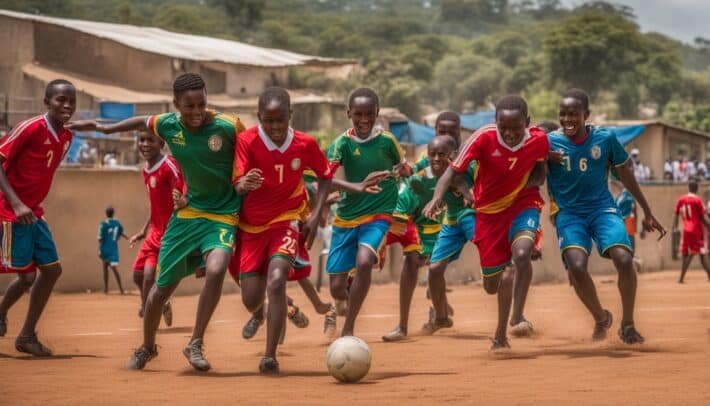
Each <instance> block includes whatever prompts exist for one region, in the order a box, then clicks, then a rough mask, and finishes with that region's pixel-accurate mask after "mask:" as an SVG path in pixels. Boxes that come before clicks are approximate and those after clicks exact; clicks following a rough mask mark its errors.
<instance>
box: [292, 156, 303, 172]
mask: <svg viewBox="0 0 710 406" xmlns="http://www.w3.org/2000/svg"><path fill="white" fill-rule="evenodd" d="M300 167H301V159H300V158H294V159H293V161H291V169H293V170H294V171H297V170H298V168H300Z"/></svg>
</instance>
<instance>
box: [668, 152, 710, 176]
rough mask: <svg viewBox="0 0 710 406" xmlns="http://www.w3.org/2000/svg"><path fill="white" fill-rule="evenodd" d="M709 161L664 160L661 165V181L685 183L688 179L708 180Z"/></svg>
mask: <svg viewBox="0 0 710 406" xmlns="http://www.w3.org/2000/svg"><path fill="white" fill-rule="evenodd" d="M708 167H710V159H708V160H707V161H706V162H703V161H699V160H698V159H695V158H693V159H686V158H685V157H680V159H677V160H672V159H671V158H668V159H666V162H665V163H664V164H663V179H664V180H670V181H674V182H687V181H688V180H689V179H697V180H710V171H708Z"/></svg>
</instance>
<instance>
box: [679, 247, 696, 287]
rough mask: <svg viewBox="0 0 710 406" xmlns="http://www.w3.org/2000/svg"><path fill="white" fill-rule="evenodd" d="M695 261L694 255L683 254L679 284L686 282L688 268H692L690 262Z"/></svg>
mask: <svg viewBox="0 0 710 406" xmlns="http://www.w3.org/2000/svg"><path fill="white" fill-rule="evenodd" d="M692 260H693V255H688V254H687V253H684V254H683V261H682V262H681V268H680V279H678V283H684V282H685V274H686V272H688V268H690V262H691V261H692Z"/></svg>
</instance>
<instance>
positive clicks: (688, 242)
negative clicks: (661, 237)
mask: <svg viewBox="0 0 710 406" xmlns="http://www.w3.org/2000/svg"><path fill="white" fill-rule="evenodd" d="M707 252H708V251H707V248H706V247H705V234H704V233H703V231H702V230H701V231H700V232H688V231H683V237H682V238H681V241H680V253H681V255H683V256H687V255H697V254H703V255H705V254H707Z"/></svg>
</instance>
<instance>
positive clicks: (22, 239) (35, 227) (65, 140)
mask: <svg viewBox="0 0 710 406" xmlns="http://www.w3.org/2000/svg"><path fill="white" fill-rule="evenodd" d="M44 105H45V107H46V108H47V113H46V114H44V115H41V116H37V117H32V118H30V119H28V120H25V121H22V122H20V123H18V124H17V125H15V128H14V129H13V130H12V131H11V132H10V133H9V134H8V135H7V136H5V137H4V138H3V139H2V140H1V141H0V163H1V169H0V192H2V194H0V221H2V236H1V239H2V241H1V242H2V258H1V259H2V266H3V267H4V268H6V269H7V271H8V272H10V273H16V274H17V278H15V280H13V281H12V282H11V283H10V284H9V285H8V287H7V289H6V290H5V296H4V297H3V299H2V302H0V336H4V335H5V333H6V331H7V312H8V311H9V310H10V308H11V307H12V305H14V304H15V303H16V302H17V301H18V300H19V299H20V297H22V295H23V294H24V293H25V292H27V291H28V290H29V289H30V287H32V291H31V293H30V306H29V309H28V310H27V317H26V318H25V323H24V325H23V326H22V330H21V331H20V334H19V335H18V336H17V339H16V340H15V349H17V351H20V352H25V353H28V354H32V355H34V356H37V357H47V356H50V355H52V351H51V350H50V349H49V348H47V347H45V346H44V345H42V343H41V342H40V341H39V339H37V333H36V331H35V329H36V327H37V322H38V321H39V318H40V316H41V315H42V311H43V310H44V307H45V306H46V304H47V301H48V300H49V296H50V295H51V294H52V288H53V287H54V284H55V282H56V281H57V279H58V278H59V275H61V273H62V266H61V265H60V263H59V256H58V254H57V247H56V245H55V244H54V240H53V239H52V233H51V232H50V231H49V226H48V225H47V222H46V221H45V219H44V210H43V209H42V206H40V204H41V203H42V201H43V200H44V199H45V198H46V197H47V193H49V188H50V186H51V185H52V179H53V178H54V174H55V173H56V171H57V168H58V167H59V163H60V162H61V161H62V159H64V155H65V154H66V152H67V150H68V149H69V145H70V144H71V139H72V133H71V131H69V130H67V129H66V128H64V124H65V123H66V122H68V121H69V120H70V119H71V116H72V115H73V114H74V111H75V110H76V89H75V88H74V85H72V84H71V83H70V82H68V81H66V80H63V79H57V80H53V81H51V82H49V84H47V88H46V89H45V93H44ZM37 268H38V269H39V276H37V277H36V278H35V275H36V274H37V272H36V270H37ZM35 279H36V280H35Z"/></svg>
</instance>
